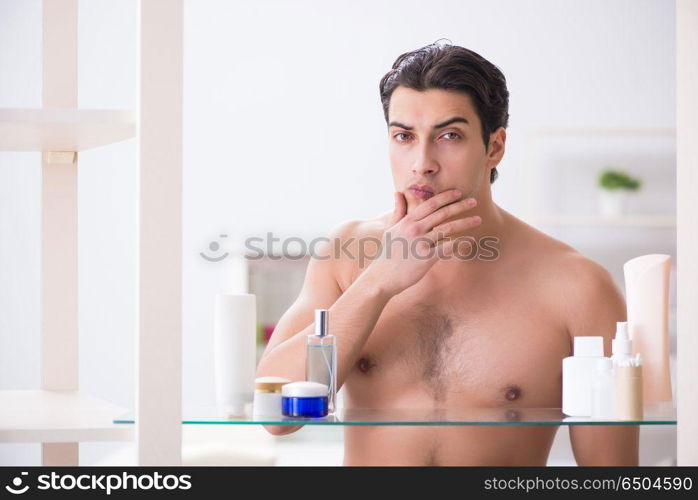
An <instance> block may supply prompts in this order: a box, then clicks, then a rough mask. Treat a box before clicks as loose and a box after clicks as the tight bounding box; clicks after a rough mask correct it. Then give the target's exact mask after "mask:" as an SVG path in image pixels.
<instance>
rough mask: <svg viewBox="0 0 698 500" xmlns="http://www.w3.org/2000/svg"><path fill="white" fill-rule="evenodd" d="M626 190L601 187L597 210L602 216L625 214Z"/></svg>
mask: <svg viewBox="0 0 698 500" xmlns="http://www.w3.org/2000/svg"><path fill="white" fill-rule="evenodd" d="M627 201H628V191H627V190H625V189H602V190H601V191H600V193H599V210H600V211H601V215H603V216H604V217H619V216H621V215H623V214H625V211H626V205H627Z"/></svg>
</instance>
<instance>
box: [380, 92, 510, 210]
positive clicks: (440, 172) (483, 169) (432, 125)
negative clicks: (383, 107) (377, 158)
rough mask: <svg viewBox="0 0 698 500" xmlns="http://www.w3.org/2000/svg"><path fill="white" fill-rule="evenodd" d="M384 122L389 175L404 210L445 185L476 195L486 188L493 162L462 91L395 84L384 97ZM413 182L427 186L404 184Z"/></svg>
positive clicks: (442, 188)
mask: <svg viewBox="0 0 698 500" xmlns="http://www.w3.org/2000/svg"><path fill="white" fill-rule="evenodd" d="M388 124H389V127H388V139H389V148H388V150H389V155H390V164H391V168H392V173H393V180H394V182H395V188H396V189H397V190H399V191H401V192H402V193H404V195H405V198H406V200H407V206H408V211H411V209H412V208H414V207H415V206H417V205H418V204H420V203H422V202H423V201H425V200H426V199H428V198H430V197H431V196H433V194H438V193H440V192H442V191H445V190H447V189H452V188H458V189H460V190H461V192H462V193H463V194H464V195H465V196H475V197H476V198H477V194H478V192H479V191H480V188H481V187H482V186H483V184H484V185H486V186H488V188H489V176H490V168H491V167H492V166H493V165H492V161H488V157H487V154H486V152H485V151H486V150H485V145H484V143H483V141H482V132H481V128H480V119H479V118H478V116H477V113H476V111H475V108H474V106H473V105H472V103H471V100H470V96H469V95H468V94H465V93H463V92H455V91H447V90H441V89H429V90H426V91H424V92H419V91H417V90H413V89H410V88H407V87H398V88H397V89H395V90H394V91H393V94H392V96H391V99H390V106H389V108H388ZM502 131H503V129H502ZM494 166H496V165H494ZM414 184H417V185H421V186H424V187H425V188H426V190H427V191H421V190H418V189H410V186H412V185H414ZM429 190H431V191H432V194H430V193H429V192H428V191H429Z"/></svg>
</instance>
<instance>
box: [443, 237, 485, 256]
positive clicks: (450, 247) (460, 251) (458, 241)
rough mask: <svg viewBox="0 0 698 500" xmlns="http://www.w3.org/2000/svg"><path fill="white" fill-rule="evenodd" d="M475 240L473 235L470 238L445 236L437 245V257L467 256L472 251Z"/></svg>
mask: <svg viewBox="0 0 698 500" xmlns="http://www.w3.org/2000/svg"><path fill="white" fill-rule="evenodd" d="M474 244H475V240H474V239H473V238H472V237H468V238H444V239H442V240H440V241H439V242H438V243H437V244H436V246H435V247H434V248H435V249H436V252H435V254H436V257H435V258H445V259H450V258H452V257H453V256H454V255H458V256H459V258H466V257H468V256H469V255H471V253H472V248H473V245H474Z"/></svg>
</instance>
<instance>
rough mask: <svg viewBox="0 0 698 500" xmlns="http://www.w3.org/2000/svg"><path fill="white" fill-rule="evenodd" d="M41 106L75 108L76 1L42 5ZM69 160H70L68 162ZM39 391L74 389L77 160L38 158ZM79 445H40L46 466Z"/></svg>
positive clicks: (70, 457)
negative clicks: (39, 236) (41, 389)
mask: <svg viewBox="0 0 698 500" xmlns="http://www.w3.org/2000/svg"><path fill="white" fill-rule="evenodd" d="M42 16H43V29H42V31H43V54H42V58H43V77H42V84H43V87H42V101H43V107H45V108H75V107H77V103H78V82H77V78H78V71H77V70H78V50H77V49H78V0H44V1H43V13H42ZM71 160H72V157H71ZM41 175H42V184H41V202H42V208H41V266H42V272H41V301H42V302H41V312H42V319H41V387H42V388H43V389H45V390H77V389H78V382H79V380H78V368H79V363H78V359H79V358H78V355H79V349H78V259H77V255H78V232H77V231H78V228H77V222H78V220H77V219H78V206H77V160H75V161H70V162H65V163H60V164H57V163H55V162H54V161H53V158H52V157H51V154H50V152H48V151H44V152H42V156H41ZM78 462H79V444H78V443H77V442H72V443H42V444H41V463H42V464H43V465H45V466H64V465H79V463H78Z"/></svg>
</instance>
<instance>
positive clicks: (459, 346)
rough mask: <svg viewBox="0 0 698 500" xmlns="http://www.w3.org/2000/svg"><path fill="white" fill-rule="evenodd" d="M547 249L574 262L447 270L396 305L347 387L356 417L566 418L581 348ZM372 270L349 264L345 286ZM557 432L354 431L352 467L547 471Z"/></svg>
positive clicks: (523, 251) (525, 251)
mask: <svg viewBox="0 0 698 500" xmlns="http://www.w3.org/2000/svg"><path fill="white" fill-rule="evenodd" d="M371 227H372V228H375V227H376V225H373V226H371ZM378 227H380V226H378ZM369 232H370V231H369ZM372 234H373V236H379V235H378V233H376V232H375V231H373V233H372ZM365 235H366V233H364V234H363V236H365ZM532 237H534V238H540V236H538V235H534V234H532ZM541 245H550V247H547V248H546V250H547V251H549V250H551V249H554V250H558V251H559V252H564V251H565V249H564V247H563V246H559V247H558V246H555V245H554V244H552V243H551V242H550V241H543V240H540V241H539V242H538V243H536V244H533V245H527V246H525V247H522V248H518V249H517V250H516V251H517V254H516V255H506V254H505V252H504V251H502V254H501V255H500V257H499V259H497V260H494V261H487V262H478V263H477V266H478V268H477V270H475V271H474V272H473V273H472V274H468V273H465V274H464V275H459V276H456V277H454V278H452V279H448V278H447V279H444V275H445V273H443V272H442V271H443V269H439V266H440V265H441V263H438V262H437V264H435V266H434V267H433V268H432V270H430V271H429V273H428V274H427V275H426V276H425V277H424V278H423V279H422V280H420V281H419V282H418V283H417V284H415V285H414V286H412V287H410V288H408V289H407V290H405V291H403V292H402V293H400V294H399V295H397V296H395V297H393V298H392V299H391V300H390V301H389V302H388V304H387V305H386V307H385V309H384V310H383V313H382V314H381V316H380V318H379V320H378V322H377V323H376V326H375V328H374V330H373V332H372V333H371V335H370V337H369V339H368V340H367V342H366V343H365V344H364V346H363V349H362V351H361V355H360V357H359V359H358V361H357V363H356V365H355V366H354V368H353V370H352V371H351V373H350V375H349V376H348V378H347V379H346V381H345V383H344V386H343V396H344V406H345V408H404V409H429V408H451V409H457V408H468V407H486V408H502V410H503V411H506V410H507V409H512V410H514V411H515V409H516V408H545V407H547V408H559V407H560V405H561V401H560V397H561V383H562V379H561V373H562V372H561V360H562V358H564V357H565V356H568V355H569V354H570V339H569V336H568V334H567V332H566V330H565V327H564V321H563V318H562V316H561V314H560V313H559V308H557V306H556V301H555V300H554V299H555V297H554V294H552V293H551V291H550V289H549V288H548V287H547V286H546V284H547V283H549V280H548V276H547V274H546V273H548V272H551V271H552V270H551V269H549V266H550V265H551V264H547V265H546V263H545V260H546V259H548V261H549V262H553V261H554V260H550V257H551V256H550V255H548V256H541V255H535V254H536V253H538V252H537V251H534V250H535V249H539V250H540V249H542V247H541ZM470 264H471V263H470V262H465V263H460V264H458V265H470ZM445 265H449V264H445ZM546 266H548V267H546ZM363 269H365V266H364V267H363V268H359V265H358V264H357V262H356V261H346V262H344V263H343V264H342V267H341V273H340V274H342V276H343V281H344V283H340V285H341V286H342V287H343V288H344V289H346V287H348V285H349V284H351V282H353V281H354V280H355V279H356V277H357V276H358V274H359V273H360V272H362V271H363ZM473 269H475V268H473ZM432 271H433V272H432ZM437 277H438V278H437ZM556 430H557V427H538V426H534V427H531V426H496V427H495V426H419V427H416V426H372V427H353V426H347V427H346V428H345V465H370V464H383V465H389V464H405V465H465V464H473V465H479V464H481V465H487V464H499V465H516V464H521V465H535V464H538V465H544V464H545V461H546V458H547V455H548V452H549V449H550V445H551V444H552V439H553V437H554V435H555V432H556Z"/></svg>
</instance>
